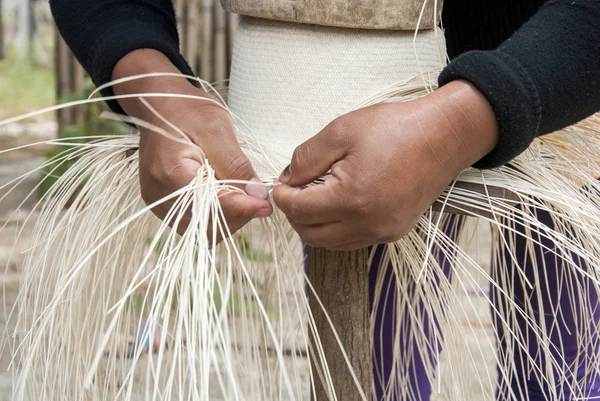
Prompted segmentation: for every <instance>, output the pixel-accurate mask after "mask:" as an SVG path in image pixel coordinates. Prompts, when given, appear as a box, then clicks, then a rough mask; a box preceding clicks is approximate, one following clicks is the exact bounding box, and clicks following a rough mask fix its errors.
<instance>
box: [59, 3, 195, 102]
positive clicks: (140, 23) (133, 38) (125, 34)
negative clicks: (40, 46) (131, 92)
mask: <svg viewBox="0 0 600 401" xmlns="http://www.w3.org/2000/svg"><path fill="white" fill-rule="evenodd" d="M50 8H51V10H52V15H53V17H54V20H55V22H56V26H57V27H58V30H59V32H60V33H61V35H62V36H63V38H64V39H65V41H66V42H67V44H68V45H69V47H70V48H71V50H72V51H73V53H74V54H75V57H77V60H79V62H80V63H81V65H82V66H83V68H85V70H86V71H87V72H88V73H89V74H90V76H91V78H92V81H94V83H95V84H96V85H97V86H99V85H102V84H104V83H106V82H109V81H110V80H111V76H112V70H113V69H114V67H115V65H116V64H117V62H118V61H119V60H120V59H121V58H122V57H123V56H125V55H126V54H127V53H129V52H131V51H133V50H136V49H143V48H149V49H155V50H158V51H160V52H162V53H163V54H165V55H166V56H167V57H168V58H169V59H170V60H171V62H173V64H174V65H175V66H176V67H177V68H179V70H180V71H181V72H182V73H184V74H190V75H193V73H192V70H191V69H190V67H189V65H188V64H187V62H186V61H185V59H184V58H183V56H182V55H181V54H180V53H179V36H178V34H177V23H176V20H175V11H174V9H173V3H172V1H171V0H50ZM102 94H103V95H105V96H110V95H112V90H111V89H107V90H105V91H103V92H102ZM108 104H109V106H110V107H111V109H113V110H114V111H116V112H120V113H123V110H122V109H121V108H120V107H119V105H118V103H117V102H115V101H111V102H108Z"/></svg>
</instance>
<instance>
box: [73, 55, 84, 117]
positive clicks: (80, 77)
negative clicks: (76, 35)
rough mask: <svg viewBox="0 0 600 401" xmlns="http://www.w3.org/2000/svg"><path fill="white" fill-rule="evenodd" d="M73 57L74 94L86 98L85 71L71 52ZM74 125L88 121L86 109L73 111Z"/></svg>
mask: <svg viewBox="0 0 600 401" xmlns="http://www.w3.org/2000/svg"><path fill="white" fill-rule="evenodd" d="M69 53H70V56H71V80H70V81H71V84H72V87H73V92H75V93H77V94H78V95H79V97H80V98H82V99H83V98H85V93H84V92H85V88H84V86H83V83H84V80H85V75H86V73H85V70H84V69H83V67H82V66H81V64H79V61H77V59H76V58H75V56H74V55H73V53H71V52H69ZM73 114H74V115H73V121H72V122H73V123H74V124H83V123H85V120H86V117H87V116H86V112H85V108H83V107H77V108H75V109H74V110H73Z"/></svg>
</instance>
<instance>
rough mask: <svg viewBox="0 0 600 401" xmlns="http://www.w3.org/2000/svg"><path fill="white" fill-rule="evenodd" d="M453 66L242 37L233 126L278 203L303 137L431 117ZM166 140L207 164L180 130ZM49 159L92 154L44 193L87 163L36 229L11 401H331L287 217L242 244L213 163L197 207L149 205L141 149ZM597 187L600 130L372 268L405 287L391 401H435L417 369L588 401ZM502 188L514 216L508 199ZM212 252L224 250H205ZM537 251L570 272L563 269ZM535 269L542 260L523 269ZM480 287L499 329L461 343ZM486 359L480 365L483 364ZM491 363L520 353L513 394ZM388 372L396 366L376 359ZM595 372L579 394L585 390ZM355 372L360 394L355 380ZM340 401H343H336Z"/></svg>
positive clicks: (316, 36)
mask: <svg viewBox="0 0 600 401" xmlns="http://www.w3.org/2000/svg"><path fill="white" fill-rule="evenodd" d="M292 38H293V40H291V39H292ZM292 44H293V46H292ZM374 46H376V49H377V51H375V50H373V49H374ZM366 50H370V51H366ZM379 50H381V51H379ZM349 51H352V52H351V54H352V58H351V59H349V58H348V57H347V54H348V52H349ZM275 54H277V55H278V56H277V57H273V56H274V55H275ZM315 55H316V56H315ZM382 55H384V56H382ZM379 56H381V57H379ZM444 59H445V52H444V51H443V42H442V39H441V34H440V33H439V32H437V31H428V32H420V33H418V34H416V35H414V36H413V34H407V33H402V32H397V33H389V32H385V33H371V34H365V33H364V32H363V33H362V34H356V33H351V32H349V31H345V30H341V29H334V28H316V27H311V28H308V27H302V26H296V25H293V24H288V23H285V24H283V23H273V22H268V21H260V20H253V19H243V20H242V22H241V25H240V27H239V29H238V33H237V37H236V46H235V50H234V61H233V66H232V76H231V82H230V92H229V105H230V108H229V107H228V106H226V105H225V104H224V103H223V104H222V106H223V107H225V108H227V109H228V110H230V112H231V115H232V117H233V119H234V121H235V123H236V132H237V135H238V138H239V142H240V144H241V146H242V147H243V149H244V150H245V151H246V152H247V154H248V155H249V156H250V158H251V159H252V160H253V162H254V163H255V165H257V166H258V169H259V171H260V174H261V176H262V177H263V179H264V182H265V184H266V185H267V186H269V187H272V186H273V185H275V182H274V178H275V177H277V176H278V175H279V173H280V171H281V170H282V168H283V167H284V166H285V165H286V164H287V163H288V162H289V158H290V156H291V151H292V150H293V148H294V147H295V146H296V145H298V144H299V143H300V142H301V141H302V140H303V139H304V138H305V137H306V136H310V135H311V134H312V133H314V132H317V131H318V129H319V128H321V127H322V126H323V125H325V124H326V123H327V122H328V121H330V120H331V119H333V118H335V117H336V116H337V115H340V114H342V113H344V112H347V111H350V110H352V109H356V108H360V107H365V106H367V105H372V104H377V103H381V102H401V101H409V100H412V99H415V98H417V97H421V96H424V95H426V94H427V93H429V92H430V91H432V90H434V89H435V83H436V76H437V73H438V72H439V70H440V68H441V67H442V65H443V62H444ZM299 65H302V67H303V68H298V66H299ZM367 65H368V68H366V66H367ZM315 71H321V73H322V74H324V75H323V76H322V78H323V79H322V80H320V79H318V78H317V77H318V76H321V75H314V74H311V72H313V73H314V72H315ZM344 74H345V75H344ZM370 74H371V75H370ZM399 74H400V76H401V78H400V80H398V76H399ZM154 75H160V74H154ZM137 78H139V77H132V78H131V79H137ZM198 82H200V83H201V84H202V85H203V87H204V88H205V89H206V90H207V91H212V87H211V86H210V85H209V84H208V83H206V82H202V81H200V80H199V81H198ZM112 84H116V83H112ZM144 96H145V97H151V96H154V97H160V96H173V95H167V94H160V93H155V94H145V95H144ZM102 100H103V99H102V98H93V99H89V100H86V101H80V102H73V103H71V104H69V105H61V106H56V107H53V108H49V109H46V110H41V111H39V112H38V113H42V112H47V111H52V110H55V109H58V108H60V107H68V106H74V105H78V104H82V103H85V102H95V101H102ZM33 114H36V113H30V114H28V115H25V116H21V117H17V118H13V119H9V120H5V121H4V122H2V123H0V124H7V123H10V122H13V121H16V120H18V119H20V118H27V117H29V116H31V115H33ZM123 119H124V120H125V121H130V122H134V123H136V124H138V125H139V126H144V127H146V128H149V129H151V128H153V127H151V126H149V125H148V124H147V123H144V122H142V121H137V120H134V119H130V118H127V117H123ZM154 130H155V131H156V134H157V135H165V136H168V137H170V138H172V139H173V140H176V141H180V142H184V143H188V144H190V146H195V145H193V143H192V142H191V140H190V139H189V138H188V137H187V136H186V134H185V133H184V132H181V131H180V130H178V129H177V127H175V126H173V127H172V130H170V131H165V130H161V129H158V128H156V127H154ZM50 142H51V143H56V144H69V145H70V146H73V147H75V148H76V150H75V151H72V152H69V153H65V154H59V155H57V156H56V157H54V158H52V159H51V160H49V161H48V162H47V163H46V164H45V166H44V167H45V168H48V170H49V171H50V173H49V174H52V171H53V169H56V168H58V167H59V166H60V165H61V164H63V163H66V162H67V161H68V160H70V159H71V158H74V157H77V161H76V162H75V163H74V165H73V167H72V168H70V169H69V170H68V172H67V173H66V174H64V175H62V176H61V177H60V178H59V179H58V181H57V183H56V184H55V185H54V186H53V187H52V189H51V190H50V191H49V192H48V193H47V194H46V195H45V196H44V198H43V199H42V200H41V201H40V202H39V203H38V205H37V207H36V208H38V209H39V211H40V217H39V220H38V222H37V225H36V229H35V236H34V238H33V240H32V243H31V247H30V249H29V250H28V251H27V259H26V266H25V271H24V277H23V280H22V284H21V285H22V286H21V291H20V294H19V300H18V302H19V305H18V309H17V311H16V317H17V319H18V323H17V329H16V332H15V333H14V335H13V336H12V337H11V339H12V341H10V345H11V349H12V351H13V352H14V354H15V365H16V366H15V371H16V383H15V385H16V398H15V399H16V400H67V401H75V400H94V401H96V400H139V399H144V400H176V399H186V400H215V399H227V400H253V401H254V400H290V401H291V400H307V399H308V398H309V397H310V396H311V394H310V393H311V383H314V382H316V381H321V382H323V383H325V385H326V386H329V387H331V371H330V369H329V368H328V365H327V361H326V359H325V358H324V357H323V355H324V349H323V346H322V344H321V343H320V342H319V333H317V332H315V321H314V318H313V313H314V312H315V311H314V310H311V308H310V307H309V302H308V298H309V297H311V296H314V294H313V293H312V286H311V283H310V282H308V281H307V279H306V275H305V271H304V268H303V257H302V244H301V241H300V240H299V239H298V238H297V236H296V235H295V234H294V232H293V231H292V230H291V228H290V226H289V225H288V223H287V221H286V219H285V216H283V215H282V214H281V213H280V212H278V211H275V213H274V214H273V215H272V216H271V217H268V218H265V219H262V220H260V221H254V222H253V223H252V224H249V225H248V226H246V227H245V228H244V229H242V230H241V231H240V232H238V233H236V234H235V235H234V236H231V237H230V236H228V235H227V234H228V227H227V225H226V224H225V223H224V218H223V215H222V211H221V209H220V206H219V201H218V200H219V194H221V193H223V192H227V191H236V190H237V189H236V187H234V186H233V185H232V183H231V182H227V181H223V180H218V179H217V178H216V177H215V174H214V171H213V170H212V168H211V165H210V160H205V163H204V164H203V165H202V167H201V168H200V169H199V171H198V173H197V176H196V178H195V179H194V180H193V181H192V182H190V183H189V185H187V186H186V187H184V188H182V189H181V190H179V191H177V192H176V193H173V194H172V195H170V196H169V197H167V198H165V199H162V200H161V201H159V202H156V203H155V204H152V205H145V204H144V202H143V201H142V199H141V198H140V195H139V184H138V178H137V174H138V154H137V152H135V149H137V146H138V135H137V134H136V133H132V134H131V135H127V136H106V137H95V138H94V139H93V140H92V141H90V142H86V143H76V142H77V141H74V140H56V141H50ZM32 146H33V145H32ZM35 173H36V171H33V172H31V173H30V174H35ZM599 176H600V121H599V120H598V119H597V118H596V119H594V118H592V119H589V120H588V121H587V122H585V123H581V124H578V125H576V126H573V127H569V128H567V129H565V130H563V131H561V132H558V133H556V134H553V135H550V136H547V137H544V138H540V139H537V140H535V141H534V143H533V144H532V145H531V146H530V148H529V149H528V150H527V151H526V152H525V153H523V154H522V155H521V156H519V157H518V158H516V159H515V160H514V161H512V162H511V163H510V165H507V166H504V167H500V168H497V169H494V170H488V171H479V170H474V169H469V170H467V171H465V172H463V173H462V174H461V175H460V176H459V177H457V179H456V181H455V182H453V183H452V184H451V185H450V186H449V187H448V189H447V190H446V191H445V192H444V193H443V194H442V195H441V196H440V198H439V201H438V203H439V205H438V206H439V207H438V208H437V209H436V210H437V211H436V210H434V208H433V207H432V208H431V209H430V210H429V211H428V212H427V213H426V214H425V215H423V216H422V217H421V219H420V220H419V222H418V223H417V225H416V227H415V228H414V229H413V230H412V231H411V232H410V233H409V234H408V235H406V236H405V237H404V238H402V239H400V240H399V241H396V242H394V243H392V244H389V245H387V246H386V247H385V248H381V247H380V248H377V249H374V251H373V259H374V260H375V259H376V260H377V261H378V262H376V264H379V265H381V266H391V267H390V268H389V269H386V268H380V269H379V270H378V277H377V278H376V286H375V287H376V288H375V293H374V296H373V310H378V305H387V306H389V307H391V308H392V309H393V310H394V311H395V315H394V316H393V319H392V321H391V322H390V321H383V320H382V319H381V317H380V316H377V314H376V313H373V314H372V318H371V327H372V333H371V334H372V335H373V336H374V337H376V336H380V335H382V334H381V333H382V330H384V329H385V328H386V327H391V328H392V339H391V343H392V347H390V348H389V349H386V350H385V352H387V353H388V355H387V362H386V363H389V364H390V366H391V367H392V373H393V374H391V375H388V376H386V375H384V374H383V373H382V372H383V371H384V366H382V365H383V363H382V365H381V366H378V364H377V363H376V366H375V372H374V381H375V382H376V383H378V386H376V387H379V388H381V389H383V394H380V395H379V396H380V399H383V400H390V401H391V400H400V399H402V400H420V399H421V396H420V394H419V393H418V392H417V391H416V390H415V388H414V387H413V386H411V385H410V383H411V382H412V381H413V375H414V374H415V372H414V369H415V365H416V364H417V362H418V363H420V364H422V371H423V374H424V375H425V376H426V378H427V380H428V381H429V382H430V383H431V384H432V392H433V396H434V397H436V396H437V397H438V399H445V400H465V399H469V394H472V392H471V391H472V389H470V388H469V386H470V385H472V381H473V378H476V379H477V383H478V387H479V388H478V389H477V390H478V391H479V393H480V394H481V399H487V400H490V399H493V397H494V396H495V395H494V394H495V393H496V391H498V392H499V394H502V395H503V399H507V400H521V399H523V397H524V396H523V394H526V389H525V388H523V386H524V384H522V383H521V382H518V381H517V386H516V387H515V386H514V385H513V384H514V382H515V380H516V376H517V375H519V374H521V373H519V372H524V373H525V374H527V375H529V376H531V377H535V378H538V379H539V381H540V382H541V383H543V384H545V385H546V386H545V388H542V390H541V391H543V392H544V393H545V396H546V398H547V399H549V400H556V399H562V398H564V397H566V394H567V392H568V394H570V395H572V396H573V397H574V399H581V398H584V397H585V395H586V391H588V390H589V389H588V387H587V383H589V382H593V381H594V379H596V376H597V374H598V366H600V359H599V358H600V353H599V350H598V346H597V344H596V343H595V341H596V340H597V339H598V338H599V337H598V333H597V330H598V327H596V326H595V325H594V324H593V322H594V321H595V320H596V319H595V316H594V315H595V314H596V308H597V305H593V304H589V303H590V299H597V298H596V297H595V294H597V292H598V290H599V287H600V280H599V273H600V271H599V270H598V266H600V243H599V241H598V238H600V207H599V206H600V205H599V203H600V198H599V197H598V196H597V194H598V193H599V192H598V191H599V190H600V188H599V185H598V182H597V181H596V177H599ZM23 178H24V177H21V178H19V179H16V180H15V181H13V182H12V183H9V184H7V185H5V186H3V187H2V190H3V191H10V190H11V189H12V188H14V186H16V185H18V184H19V182H20V181H21V180H22V179H23ZM474 188H475V189H474ZM476 188H483V190H479V189H476ZM494 188H496V189H497V188H499V189H502V190H503V191H504V192H505V193H510V194H512V196H511V197H510V198H503V197H498V196H497V195H495V194H496V193H497V192H492V189H494ZM0 200H1V199H0ZM168 200H174V203H173V206H172V208H171V214H170V215H169V216H167V219H166V220H173V221H175V224H176V223H177V222H178V221H179V220H180V219H181V218H182V216H183V213H184V211H186V210H191V211H192V216H191V221H190V224H189V228H188V229H187V231H186V232H185V233H184V234H183V235H182V236H180V235H178V234H177V233H176V231H175V230H173V229H171V228H170V227H169V226H167V225H166V224H165V223H164V222H162V221H160V220H158V219H157V218H155V217H154V215H153V214H152V213H151V212H150V209H151V208H152V207H154V206H156V204H158V203H161V202H165V201H168ZM67 204H68V205H70V206H69V207H66V205H67ZM448 210H453V211H460V212H461V213H462V214H463V216H462V217H460V218H457V217H456V216H455V215H452V214H448V213H445V211H448ZM541 214H544V215H545V218H544V219H542V218H541V216H540V215H541ZM481 221H483V222H485V223H486V224H489V225H490V226H491V227H492V230H493V236H494V241H493V243H492V251H491V256H492V257H493V264H494V266H496V267H497V268H494V269H493V271H492V273H490V271H489V268H488V267H487V266H486V265H485V264H484V263H480V262H479V261H477V260H475V259H474V257H473V255H472V254H469V253H467V252H466V249H467V248H468V246H469V240H470V239H473V237H474V236H477V235H478V231H477V230H479V229H480V227H481V225H478V224H477V222H481ZM545 221H550V222H551V224H548V223H547V222H545ZM209 222H212V224H210V225H209ZM209 227H210V231H208V229H209ZM478 227H479V228H478ZM217 234H221V235H222V236H223V237H228V238H227V239H226V240H224V241H223V242H222V243H221V244H220V245H219V246H217V247H210V246H209V244H210V243H211V242H212V241H213V239H214V238H216V236H217ZM518 241H521V243H523V242H524V245H523V249H521V248H520V246H519V247H517V245H516V244H517V242H518ZM538 249H542V250H543V253H544V255H550V258H551V259H552V260H553V261H554V263H555V265H556V266H558V268H556V269H550V268H548V266H546V262H545V261H546V259H545V258H538V257H537V255H536V252H537V251H538ZM519 252H521V253H524V254H525V255H529V257H526V258H525V259H524V260H526V262H525V263H521V262H519V260H520V259H519V258H518V255H517V253H519ZM448 262H450V263H448ZM372 268H373V269H375V268H377V266H374V267H372ZM448 270H450V271H448ZM474 274H479V275H481V276H483V277H486V278H487V279H488V280H489V282H490V285H491V287H492V290H491V295H490V296H487V297H485V298H484V300H485V303H487V304H490V305H491V306H492V307H493V312H494V313H493V315H494V316H495V318H494V327H495V330H494V331H493V332H492V333H491V334H490V333H488V334H489V335H488V336H476V335H473V336H469V335H466V334H469V333H470V334H476V331H477V330H478V329H477V328H476V327H475V325H471V326H469V327H467V328H465V327H464V322H465V321H467V320H471V321H472V320H476V321H477V323H479V324H480V325H484V322H483V319H482V318H479V317H477V316H476V317H473V316H474V314H475V312H477V310H476V305H475V304H474V302H473V300H472V298H468V297H465V289H466V288H470V287H471V286H472V285H473V284H475V280H476V278H475V276H474ZM549 275H554V277H551V278H550V277H548V276H549ZM388 276H392V277H393V278H394V283H395V285H393V286H391V285H390V284H389V282H390V280H389V277H388ZM551 281H556V282H559V283H561V289H563V293H561V294H560V297H561V299H565V300H566V302H561V303H560V305H554V304H547V303H545V302H542V300H543V299H546V298H547V297H546V293H547V292H548V291H549V289H548V286H549V283H550V282H551ZM520 288H524V289H526V295H527V296H523V294H520V293H519V289H520ZM366 307H367V306H366ZM325 312H327V311H325ZM571 315H572V316H574V319H573V321H574V324H573V325H572V326H571V327H569V329H570V332H569V338H564V339H563V338H559V339H558V340H557V339H556V338H555V330H553V328H552V327H549V322H556V323H555V324H559V323H560V322H561V321H563V320H564V319H565V316H571ZM547 317H551V319H547ZM405 321H408V322H409V324H404V323H403V322H405ZM553 324H554V323H553ZM551 325H552V324H550V326H551ZM342 334H343V333H342ZM388 334H389V333H388ZM311 337H312V338H313V339H314V340H312V341H309V338H311ZM472 338H475V339H476V341H475V343H474V344H473V343H471V344H469V343H467V342H468V341H469V340H468V339H472ZM496 342H498V343H501V344H503V346H502V347H499V348H498V350H497V351H496V353H495V354H494V357H493V359H494V361H493V362H495V363H494V365H497V367H498V369H497V373H496V369H495V366H494V367H492V368H490V369H480V370H477V369H476V366H477V361H478V359H480V358H481V355H482V353H483V352H484V349H490V348H494V346H495V343H496ZM375 343H377V341H375ZM573 347H575V348H576V349H577V350H578V351H580V352H578V353H577V355H578V357H577V358H576V360H566V359H564V358H562V357H561V355H563V352H562V351H563V350H564V349H566V348H573ZM373 353H374V354H376V355H377V354H380V353H382V350H381V349H378V348H377V346H374V349H373ZM17 355H18V356H17ZM307 355H308V356H309V357H310V358H307ZM515 355H524V358H522V359H521V360H517V359H516V358H515V357H514V356H515ZM417 359H419V361H417ZM376 360H377V359H376ZM311 367H312V368H313V369H311ZM580 367H581V369H583V371H584V374H583V375H576V374H575V372H574V370H578V369H579V368H580ZM315 372H316V373H315ZM348 372H349V373H348V374H349V375H352V374H353V373H352V372H353V369H352V366H349V369H348ZM517 379H518V378H517ZM334 390H335V389H331V388H330V392H329V394H330V396H329V397H328V399H329V400H335V399H336V397H335V391H334ZM357 391H358V393H359V394H360V398H361V399H363V400H368V399H371V397H372V394H369V393H366V392H365V391H363V390H362V389H361V388H360V386H357ZM440 397H441V398H440Z"/></svg>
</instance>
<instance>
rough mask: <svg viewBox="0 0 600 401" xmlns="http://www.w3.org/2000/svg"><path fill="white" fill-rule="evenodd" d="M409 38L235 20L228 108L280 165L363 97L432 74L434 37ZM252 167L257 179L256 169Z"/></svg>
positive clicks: (436, 54) (438, 36)
mask: <svg viewBox="0 0 600 401" xmlns="http://www.w3.org/2000/svg"><path fill="white" fill-rule="evenodd" d="M414 38H415V36H414V32H408V31H374V30H373V31H370V30H358V29H344V28H333V27H322V26H314V25H301V24H292V23H286V22H275V21H270V20H262V19H256V18H250V17H243V18H242V19H241V21H240V25H239V27H238V30H237V33H236V38H235V44H234V49H233V61H232V67H231V78H230V86H229V98H228V99H229V106H230V108H231V110H232V111H233V112H234V113H235V114H236V115H237V116H238V117H240V118H241V120H242V121H244V123H246V124H247V125H248V127H249V128H250V129H251V130H252V132H253V134H254V135H255V136H256V137H257V138H258V140H259V142H260V143H262V144H265V145H267V146H268V147H269V149H271V150H273V151H275V152H277V153H278V155H280V157H281V161H282V162H284V163H285V164H287V162H289V160H290V158H291V155H292V153H293V151H294V148H295V147H296V146H297V145H299V144H301V143H302V142H304V141H305V140H307V139H309V138H310V137H312V136H313V135H315V134H316V133H318V132H319V131H320V130H321V129H322V128H323V127H325V125H327V124H328V123H329V122H330V121H332V120H333V119H335V118H336V117H338V116H339V115H341V114H344V113H345V112H348V111H349V110H350V109H351V108H352V107H353V106H355V105H356V104H357V103H359V102H360V101H362V100H363V99H365V98H366V97H368V96H369V95H371V94H373V93H374V92H377V91H378V90H380V89H382V88H386V87H388V86H390V85H391V84H393V83H396V82H398V81H401V80H404V79H408V78H411V77H413V76H415V75H418V74H419V72H420V71H428V70H432V69H436V68H440V66H441V65H442V64H443V63H444V60H445V58H446V53H445V43H444V40H443V34H442V32H441V31H437V32H436V31H433V30H429V31H421V32H419V34H418V35H417V36H416V42H414ZM415 49H416V50H415ZM249 156H250V157H251V158H252V156H251V155H249ZM252 161H253V162H254V164H255V168H256V169H257V170H258V173H259V174H261V173H264V168H263V167H261V164H260V161H258V160H252ZM285 164H284V165H285Z"/></svg>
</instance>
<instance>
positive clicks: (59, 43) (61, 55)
mask: <svg viewBox="0 0 600 401" xmlns="http://www.w3.org/2000/svg"><path fill="white" fill-rule="evenodd" d="M54 32H55V42H54V46H56V50H55V52H54V54H55V57H56V58H55V62H54V71H55V74H56V75H55V77H56V98H57V99H58V100H60V99H62V98H63V97H64V96H66V95H67V94H69V93H70V92H71V85H70V83H69V80H70V78H71V73H70V70H71V68H70V65H71V63H70V53H71V52H70V50H69V47H68V46H67V44H66V43H65V41H64V40H63V38H62V36H60V33H58V29H56V28H55V30H54ZM72 115H73V110H72V109H70V108H67V109H62V110H59V111H58V112H57V121H58V129H59V132H60V130H61V129H63V128H64V127H66V126H67V125H69V124H72V121H73V118H72Z"/></svg>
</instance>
